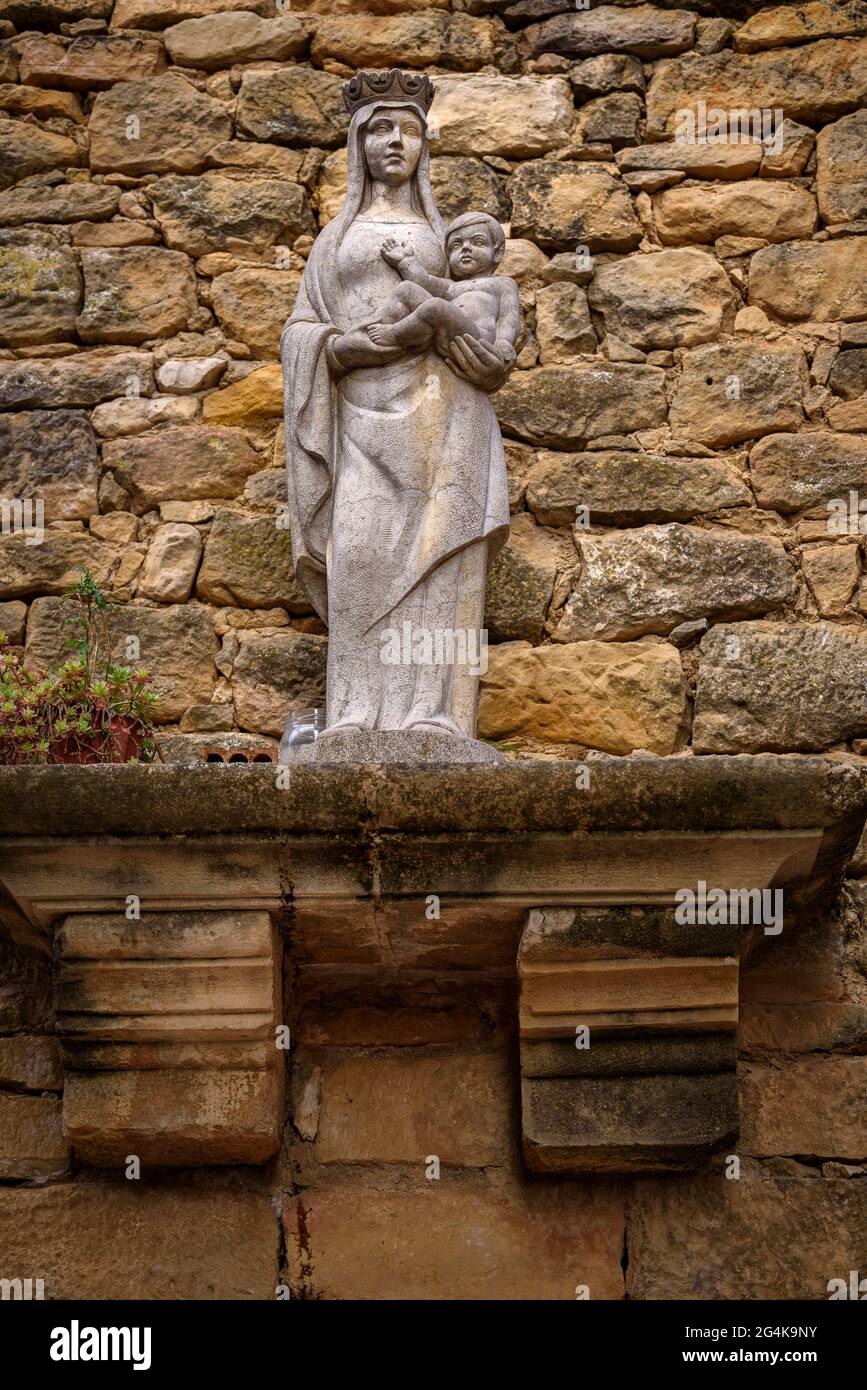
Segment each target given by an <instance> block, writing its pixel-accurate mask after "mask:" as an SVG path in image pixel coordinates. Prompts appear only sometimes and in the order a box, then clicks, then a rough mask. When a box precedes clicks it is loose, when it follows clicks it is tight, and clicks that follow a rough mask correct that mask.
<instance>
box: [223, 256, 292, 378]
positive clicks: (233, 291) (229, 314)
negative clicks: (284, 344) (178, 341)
mask: <svg viewBox="0 0 867 1390" xmlns="http://www.w3.org/2000/svg"><path fill="white" fill-rule="evenodd" d="M300 284H301V276H300V274H299V273H298V271H297V270H269V269H263V270H260V269H259V268H258V267H252V266H242V267H241V269H240V270H232V271H230V272H229V274H228V275H219V276H218V277H217V279H216V280H215V281H214V283H213V287H212V302H213V307H214V313H215V314H216V315H217V318H218V319H219V321H220V325H221V327H222V328H223V330H224V331H225V333H226V336H227V337H229V338H232V339H234V341H235V342H240V343H244V344H245V345H246V346H247V347H248V348H249V349H250V351H251V353H252V354H253V356H254V357H256V358H259V359H261V358H268V357H279V355H280V334H281V333H282V332H283V326H284V324H285V322H286V320H287V319H288V318H289V316H290V314H291V313H292V309H293V307H294V305H295V296H296V294H297V293H298V286H299V285H300Z"/></svg>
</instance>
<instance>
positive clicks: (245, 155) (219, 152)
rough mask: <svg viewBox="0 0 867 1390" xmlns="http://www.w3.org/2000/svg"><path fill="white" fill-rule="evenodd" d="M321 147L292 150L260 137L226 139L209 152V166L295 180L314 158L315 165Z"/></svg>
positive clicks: (293, 181) (320, 152)
mask: <svg viewBox="0 0 867 1390" xmlns="http://www.w3.org/2000/svg"><path fill="white" fill-rule="evenodd" d="M321 154H322V151H321V150H313V151H309V152H308V151H307V150H290V149H287V148H286V147H285V146H284V145H267V144H262V143H261V142H260V141H258V140H223V141H221V142H220V144H219V145H215V146H214V148H213V149H212V150H211V151H210V152H209V154H208V160H207V164H208V168H209V169H239V170H243V172H244V173H246V174H262V175H267V176H270V177H275V176H276V177H279V178H284V179H289V180H290V181H291V182H292V183H296V182H297V181H298V180H299V178H300V177H301V173H302V171H303V170H304V169H305V165H307V166H308V167H309V164H308V160H309V158H311V157H312V159H313V161H314V164H316V163H318V161H319V159H320V157H321Z"/></svg>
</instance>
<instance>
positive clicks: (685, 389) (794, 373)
mask: <svg viewBox="0 0 867 1390" xmlns="http://www.w3.org/2000/svg"><path fill="white" fill-rule="evenodd" d="M805 388H806V361H805V359H804V356H803V354H802V353H801V352H799V351H793V350H791V349H789V348H772V347H769V346H766V345H765V344H763V343H762V344H753V343H746V342H744V343H737V342H735V343H720V344H708V345H707V346H705V347H699V348H695V349H693V350H692V351H690V352H686V353H684V358H683V372H682V374H681V377H680V380H679V382H678V384H677V388H676V390H675V393H674V399H673V401H672V404H671V427H672V429H673V430H675V431H676V432H677V433H678V434H679V435H681V436H682V437H684V438H686V439H695V440H698V441H699V442H700V443H702V444H707V445H709V446H710V447H711V448H712V449H713V448H721V447H724V446H726V445H728V444H739V443H740V442H741V441H742V440H745V439H756V438H758V437H759V436H760V435H763V434H772V433H775V432H777V431H785V430H797V429H798V427H799V426H800V424H801V422H802V420H803V418H804V416H803V411H802V409H801V398H802V395H803V391H804V390H805Z"/></svg>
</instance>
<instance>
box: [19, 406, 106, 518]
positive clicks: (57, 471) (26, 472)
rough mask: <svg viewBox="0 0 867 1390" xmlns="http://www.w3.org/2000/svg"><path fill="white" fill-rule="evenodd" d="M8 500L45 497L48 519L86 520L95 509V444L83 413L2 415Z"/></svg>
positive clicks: (50, 411) (57, 412)
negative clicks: (11, 498) (10, 498)
mask: <svg viewBox="0 0 867 1390" xmlns="http://www.w3.org/2000/svg"><path fill="white" fill-rule="evenodd" d="M0 459H2V465H0V467H2V482H0V490H2V493H3V496H4V497H7V498H9V497H17V498H25V497H32V498H41V499H42V501H43V502H44V504H45V520H46V522H51V521H74V520H75V519H76V518H81V519H85V518H87V517H89V516H91V515H92V514H93V513H94V512H95V511H96V510H97V502H96V488H97V479H98V475H99V460H98V457H97V449H96V439H95V437H94V433H93V430H92V429H91V427H90V421H89V420H88V418H87V416H86V415H85V413H84V412H83V411H80V410H34V411H22V412H21V413H20V414H14V415H0Z"/></svg>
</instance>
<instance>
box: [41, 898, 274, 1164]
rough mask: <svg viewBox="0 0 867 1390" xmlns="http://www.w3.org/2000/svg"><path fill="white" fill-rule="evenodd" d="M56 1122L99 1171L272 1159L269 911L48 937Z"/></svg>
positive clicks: (69, 928) (104, 921) (91, 920)
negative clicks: (57, 1069) (59, 1068)
mask: <svg viewBox="0 0 867 1390" xmlns="http://www.w3.org/2000/svg"><path fill="white" fill-rule="evenodd" d="M56 944H57V985H56V1007H57V1031H58V1034H59V1035H60V1039H61V1047H62V1057H63V1064H64V1072H65V1084H64V1093H63V1109H64V1120H65V1123H66V1128H67V1131H68V1134H69V1138H70V1141H71V1143H72V1144H73V1146H74V1148H75V1150H76V1152H77V1154H78V1156H79V1158H81V1159H83V1160H84V1161H85V1162H87V1163H93V1164H97V1165H99V1166H107V1165H111V1166H114V1165H116V1164H120V1163H124V1162H126V1160H127V1159H128V1158H129V1157H130V1156H131V1155H137V1156H138V1157H139V1158H140V1159H141V1160H142V1162H143V1163H149V1164H172V1165H175V1164H212V1163H218V1164H219V1163H263V1162H264V1161H265V1160H266V1159H268V1158H270V1157H271V1155H272V1154H274V1153H275V1152H276V1149H277V1145H278V1141H279V1124H280V1072H279V1068H278V1062H279V1059H280V1058H281V1057H282V1055H283V1054H282V1052H280V1051H279V1050H278V1049H277V1047H276V1037H275V1028H276V1025H277V1023H278V1022H279V1019H280V1009H279V954H278V949H277V944H276V942H275V937H274V932H273V929H272V926H271V920H270V918H269V916H268V914H267V913H265V912H174V913H146V914H143V915H142V916H141V918H140V920H137V921H135V920H134V921H129V920H127V919H126V918H125V916H124V915H123V914H122V913H115V914H112V915H92V916H70V917H67V918H66V919H65V920H64V922H63V924H62V926H61V927H60V929H59V931H58V933H57V938H56Z"/></svg>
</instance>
